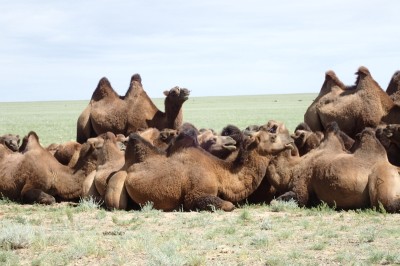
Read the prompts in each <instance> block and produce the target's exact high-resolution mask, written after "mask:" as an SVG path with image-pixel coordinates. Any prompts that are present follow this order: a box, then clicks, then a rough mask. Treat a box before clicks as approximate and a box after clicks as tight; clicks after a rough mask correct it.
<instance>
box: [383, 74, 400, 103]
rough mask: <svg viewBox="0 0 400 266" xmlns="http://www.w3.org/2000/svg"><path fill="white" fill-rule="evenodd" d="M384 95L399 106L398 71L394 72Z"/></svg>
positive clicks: (399, 80) (399, 78)
mask: <svg viewBox="0 0 400 266" xmlns="http://www.w3.org/2000/svg"><path fill="white" fill-rule="evenodd" d="M386 93H387V94H388V95H389V96H390V99H392V100H393V102H395V103H396V104H397V105H400V71H399V70H398V71H396V72H394V74H393V76H392V78H391V79H390V82H389V85H388V87H387V89H386Z"/></svg>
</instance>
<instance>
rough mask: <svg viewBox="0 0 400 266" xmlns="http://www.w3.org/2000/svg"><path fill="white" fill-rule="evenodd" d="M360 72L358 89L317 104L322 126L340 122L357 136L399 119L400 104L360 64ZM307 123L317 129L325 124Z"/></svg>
mask: <svg viewBox="0 0 400 266" xmlns="http://www.w3.org/2000/svg"><path fill="white" fill-rule="evenodd" d="M356 74H357V75H358V77H357V80H356V85H355V88H354V89H347V90H345V91H343V92H341V93H340V94H338V95H336V97H334V98H333V99H330V100H329V101H327V102H321V101H319V103H318V104H317V105H316V109H317V114H318V118H319V122H320V125H321V126H322V129H323V128H325V127H326V125H328V124H329V123H330V122H333V121H336V122H337V123H338V124H339V127H340V129H341V130H342V131H343V132H345V133H346V134H347V135H349V136H350V137H352V138H354V136H355V135H356V134H357V133H359V132H361V131H362V130H363V129H364V128H365V127H376V126H377V125H379V124H380V123H381V122H384V123H396V121H399V117H400V116H399V115H400V107H399V106H396V105H395V104H394V103H393V101H392V100H391V99H390V97H389V96H388V95H387V94H386V93H385V92H384V91H383V90H382V89H381V88H380V86H379V85H378V83H377V82H376V81H375V80H374V79H373V78H372V76H371V74H370V72H369V71H368V69H367V68H365V67H360V68H359V69H358V71H357V73H356ZM317 121H318V120H317ZM305 122H306V123H307V124H308V125H309V126H310V127H311V129H312V130H313V131H315V130H321V127H317V128H313V124H310V123H309V122H307V121H305ZM311 123H312V122H311ZM314 123H315V121H314Z"/></svg>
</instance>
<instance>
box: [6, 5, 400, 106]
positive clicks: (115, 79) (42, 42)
mask: <svg viewBox="0 0 400 266" xmlns="http://www.w3.org/2000/svg"><path fill="white" fill-rule="evenodd" d="M0 1H1V0H0ZM0 8H1V10H2V14H1V16H0V38H1V39H0V62H1V63H0V73H1V74H0V93H1V96H0V101H1V102H4V101H30V100H32V101H47V100H87V99H90V97H91V95H92V92H93V90H94V89H95V87H96V85H97V83H98V81H99V79H100V78H101V77H103V76H106V77H107V78H108V79H109V80H110V82H111V84H112V86H113V87H114V89H115V90H116V91H117V92H118V93H119V94H125V91H126V90H127V88H128V85H129V80H130V77H131V75H132V74H134V73H140V74H141V76H142V80H143V86H144V89H145V90H146V91H147V93H148V94H149V95H150V97H155V98H162V97H163V94H162V92H163V91H164V90H166V89H169V88H171V87H173V86H176V85H178V86H181V87H186V88H188V89H190V90H191V91H192V93H191V95H192V96H193V97H196V96H214V95H244V94H251V95H254V94H276V93H302V92H315V93H317V92H319V89H320V87H321V85H322V82H323V80H324V73H325V71H327V70H329V69H332V70H334V71H335V72H336V74H337V75H338V76H339V78H340V79H341V80H342V81H343V82H344V83H345V84H353V83H354V81H355V76H354V72H355V71H356V70H357V68H358V67H359V66H360V65H364V66H366V67H368V68H369V70H370V71H371V74H372V75H373V77H374V78H375V79H376V81H378V83H379V84H380V85H381V86H382V88H383V89H386V87H387V85H388V83H389V79H390V77H391V76H392V74H393V73H394V72H395V71H396V70H399V69H400V52H399V51H400V15H399V11H400V1H387V0H380V1H368V0H363V1H359V0H355V1H347V0H346V1H344V0H339V1H320V0H318V1H317V0H309V1H307V0H306V1H287V0H283V1H282V0H281V1H265V0H264V1H263V0H260V1H253V0H249V1H228V0H223V1H217V0H213V1H208V0H206V1H177V0H172V1H152V0H148V1H97V0H96V1H94V0H93V1H92V0H89V1H85V0H83V1H53V0H48V1H44V0H42V1H40V0H39V1H28V0H25V1H4V0H3V1H1V2H0Z"/></svg>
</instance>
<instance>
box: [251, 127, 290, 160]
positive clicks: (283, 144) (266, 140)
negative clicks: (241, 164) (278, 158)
mask: <svg viewBox="0 0 400 266" xmlns="http://www.w3.org/2000/svg"><path fill="white" fill-rule="evenodd" d="M250 139H251V141H252V143H250V147H254V146H256V147H257V151H258V153H259V154H261V155H268V154H278V153H279V152H281V151H284V150H287V149H291V150H293V149H295V146H294V142H293V139H292V138H291V137H290V134H289V131H288V130H287V128H286V126H285V125H284V124H283V123H280V122H276V121H273V120H270V121H268V123H267V124H265V125H263V126H261V127H260V130H259V131H257V132H252V133H250Z"/></svg>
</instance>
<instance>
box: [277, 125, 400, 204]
mask: <svg viewBox="0 0 400 266" xmlns="http://www.w3.org/2000/svg"><path fill="white" fill-rule="evenodd" d="M301 158H302V159H301V160H300V163H298V164H297V165H296V166H294V167H292V169H291V171H292V174H291V175H292V182H293V185H292V186H293V192H294V194H295V195H296V197H297V200H298V202H299V204H300V205H301V206H309V205H312V204H313V203H316V202H320V201H323V202H326V203H327V204H328V205H329V206H335V207H337V208H338V209H358V208H365V207H376V208H379V207H380V204H382V206H383V207H384V208H385V209H386V210H387V211H389V212H397V211H400V176H399V173H398V171H397V167H395V166H393V165H392V164H390V163H389V162H388V159H387V157H386V151H385V149H384V147H383V146H382V144H381V143H380V142H379V141H378V139H377V138H376V137H375V131H374V130H373V129H371V128H366V129H364V130H363V131H362V132H361V134H359V135H358V138H357V140H356V142H355V144H354V146H353V152H352V153H349V152H347V151H345V149H344V144H343V141H342V139H341V138H340V137H339V135H338V127H337V126H331V127H328V128H327V131H326V133H325V137H324V140H323V142H322V143H321V145H320V146H319V147H318V148H316V149H315V150H313V151H311V152H310V153H308V154H306V155H305V156H303V157H301ZM278 182H279V181H278Z"/></svg>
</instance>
